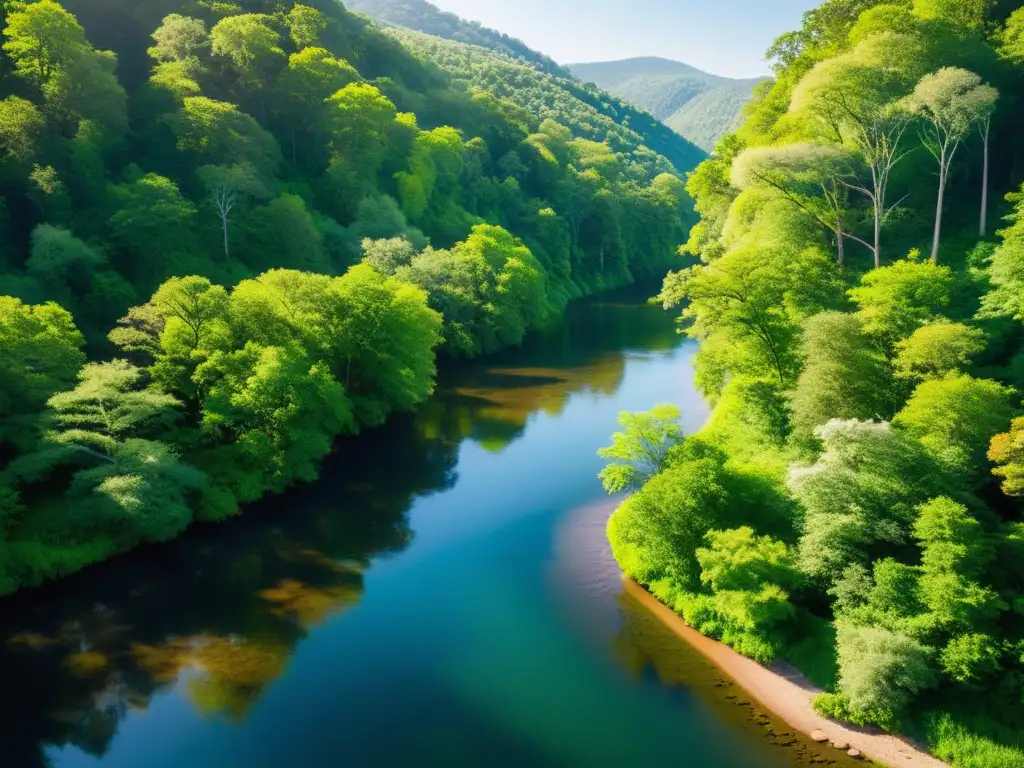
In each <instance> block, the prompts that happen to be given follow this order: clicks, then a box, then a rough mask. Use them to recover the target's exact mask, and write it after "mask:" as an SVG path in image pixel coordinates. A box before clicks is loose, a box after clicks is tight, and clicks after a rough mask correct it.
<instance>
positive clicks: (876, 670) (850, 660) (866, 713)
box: [838, 622, 936, 729]
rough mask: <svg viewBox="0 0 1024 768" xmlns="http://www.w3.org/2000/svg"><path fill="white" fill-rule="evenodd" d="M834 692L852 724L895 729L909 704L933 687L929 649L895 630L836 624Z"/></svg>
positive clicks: (933, 676)
mask: <svg viewBox="0 0 1024 768" xmlns="http://www.w3.org/2000/svg"><path fill="white" fill-rule="evenodd" d="M838 628H839V633H838V653H839V690H840V691H841V692H842V695H843V698H844V703H845V705H846V707H847V708H848V711H849V717H848V718H846V719H849V720H851V721H852V722H855V723H861V724H864V723H871V722H874V723H878V724H880V725H883V726H885V727H888V728H890V729H891V728H894V727H896V726H897V725H898V723H899V717H900V716H901V715H902V714H903V713H904V711H905V710H906V708H907V706H908V704H910V702H911V701H912V700H913V698H914V697H915V696H916V695H917V694H919V693H920V692H921V691H923V690H926V689H928V688H930V687H932V686H933V685H935V682H936V678H935V673H934V671H933V669H932V667H931V662H930V659H929V654H928V649H927V648H925V647H924V646H923V645H921V644H920V643H918V642H917V641H915V640H913V639H911V638H909V637H907V636H906V635H903V634H900V633H898V632H889V631H886V630H884V629H877V628H872V627H856V626H848V625H846V624H845V623H842V622H841V623H840V624H839V625H838Z"/></svg>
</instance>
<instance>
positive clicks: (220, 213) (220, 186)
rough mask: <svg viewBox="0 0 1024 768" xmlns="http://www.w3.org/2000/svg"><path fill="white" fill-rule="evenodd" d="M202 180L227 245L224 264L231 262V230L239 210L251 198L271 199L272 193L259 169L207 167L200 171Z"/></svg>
mask: <svg viewBox="0 0 1024 768" xmlns="http://www.w3.org/2000/svg"><path fill="white" fill-rule="evenodd" d="M199 178H200V180H201V181H202V183H203V186H204V187H206V190H207V193H208V194H209V200H210V202H211V203H212V204H213V206H214V208H215V210H216V211H217V217H218V218H219V219H220V226H221V235H222V237H223V242H224V260H225V261H227V260H228V259H229V258H231V247H230V244H229V240H230V239H229V237H228V234H229V226H230V222H231V217H232V215H233V214H234V213H235V210H236V208H238V207H239V206H241V205H242V204H243V203H245V202H246V200H247V199H249V198H255V199H260V198H264V197H268V196H269V193H268V191H267V188H266V187H265V186H264V184H263V181H262V179H261V178H260V175H259V172H258V171H257V169H256V168H255V167H254V166H252V165H250V164H248V163H241V164H239V165H227V166H226V165H204V166H203V167H202V168H200V169H199Z"/></svg>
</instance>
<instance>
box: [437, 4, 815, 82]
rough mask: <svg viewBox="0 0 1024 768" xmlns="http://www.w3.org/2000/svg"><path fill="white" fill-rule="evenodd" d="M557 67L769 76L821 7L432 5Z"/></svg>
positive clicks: (740, 5)
mask: <svg viewBox="0 0 1024 768" xmlns="http://www.w3.org/2000/svg"><path fill="white" fill-rule="evenodd" d="M431 2H432V3H433V4H434V5H436V6H438V7H439V8H441V9H443V10H445V11H450V12H452V13H455V14H457V15H459V16H461V17H462V18H464V19H468V20H470V21H479V22H480V23H482V24H483V25H484V26H485V27H491V28H492V29H497V30H498V31H500V32H504V33H506V34H508V35H512V36H513V37H518V38H519V39H520V40H522V41H523V42H525V43H526V44H527V45H529V46H530V47H531V48H534V49H536V50H538V51H540V52H542V53H545V54H547V55H548V56H550V57H552V58H553V59H555V60H556V61H558V62H559V63H561V64H574V63H579V62H584V61H611V60H614V59H627V58H632V57H634V56H661V57H664V58H667V59H675V60H676V61H682V62H685V63H687V64H690V65H692V66H695V67H698V68H699V69H703V70H704V71H706V72H712V73H714V74H716V75H724V76H726V77H757V76H760V75H766V74H770V70H769V68H768V65H767V63H765V61H764V52H765V51H766V50H767V49H768V46H770V45H771V44H772V41H773V40H775V38H776V37H778V36H779V35H780V34H782V33H783V32H788V31H789V30H791V29H797V28H798V27H799V26H800V19H801V17H802V16H803V14H804V11H807V10H810V9H811V8H814V7H817V6H818V5H820V2H821V0H431Z"/></svg>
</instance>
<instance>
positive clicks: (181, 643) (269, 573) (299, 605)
mask: <svg viewBox="0 0 1024 768" xmlns="http://www.w3.org/2000/svg"><path fill="white" fill-rule="evenodd" d="M651 288H652V292H653V289H654V288H653V287H651ZM678 343H679V337H678V336H677V335H676V334H675V333H674V332H673V329H672V327H671V326H670V325H667V324H666V323H665V321H664V317H663V316H661V315H660V313H656V312H655V313H646V312H639V313H638V312H637V311H636V303H635V302H633V303H623V304H616V303H614V302H610V301H600V300H599V301H594V302H589V303H586V304H583V305H579V306H577V307H575V308H573V309H572V310H571V311H570V313H569V316H568V318H567V322H565V323H563V324H561V325H560V326H559V327H557V328H553V329H551V330H549V331H547V332H546V333H544V334H543V335H541V336H539V337H535V338H533V339H531V340H530V342H529V343H528V345H527V347H526V348H524V349H522V350H512V351H510V352H508V353H505V354H503V355H501V356H498V357H495V358H491V359H489V360H484V361H481V363H480V364H474V365H467V366H464V367H461V368H456V369H454V370H449V371H448V372H447V374H446V376H445V377H444V380H442V382H441V383H440V385H439V388H438V392H437V394H436V395H435V396H434V397H433V398H432V399H431V400H430V401H429V402H428V403H427V404H425V405H424V407H423V408H422V409H421V410H420V411H419V412H418V413H417V414H416V415H415V416H411V415H410V416H404V417H397V418H394V419H392V420H391V421H390V422H389V423H388V424H387V425H386V426H384V427H382V428H380V429H377V430H374V431H372V432H370V433H367V434H365V435H363V436H360V437H358V438H354V439H348V440H345V441H342V442H341V443H339V445H338V450H337V451H336V453H335V454H333V455H332V456H331V457H330V458H329V459H328V460H327V462H326V463H325V466H324V468H323V471H322V473H321V479H320V480H319V481H318V482H317V483H315V484H312V485H308V486H303V487H298V488H296V489H293V490H292V491H290V492H288V493H287V494H286V495H284V496H281V497H277V498H271V499H267V500H265V501H264V502H261V503H260V504H258V505H256V506H255V507H254V508H252V509H250V510H249V511H247V513H246V515H245V516H244V518H240V519H238V520H235V521H231V522H228V523H223V524H220V525H216V526H197V527H195V528H194V529H192V530H191V531H189V532H188V533H187V534H186V535H184V536H183V537H181V538H179V539H178V540H176V541H173V542H170V543H168V544H164V545H160V546H153V547H149V548H146V549H140V550H137V551H135V552H133V553H130V554H128V555H126V556H123V557H120V558H117V559H115V560H113V561H111V562H108V563H105V564H101V565H99V566H96V567H93V568H91V569H88V570H87V571H85V572H83V573H81V574H79V575H77V576H75V577H73V578H70V579H68V580H66V581H64V582H60V583H57V584H54V585H51V586H49V587H47V588H44V589H40V590H36V591H33V592H28V593H24V594H19V595H17V596H15V597H13V598H8V599H6V600H4V601H3V614H2V617H0V670H2V672H0V676H2V679H0V681H2V684H3V691H4V694H5V695H4V696H3V697H2V700H0V718H2V722H3V723H4V726H5V738H4V739H3V740H0V765H5V766H6V765H11V766H18V767H19V768H21V767H22V766H24V767H25V768H32V767H33V766H43V765H45V764H46V756H45V753H46V750H47V749H48V748H54V747H62V746H66V745H74V746H77V747H79V748H80V749H82V750H83V751H85V752H87V753H89V754H92V755H102V754H104V752H105V751H106V750H107V749H108V747H109V745H110V743H111V740H112V739H113V737H114V735H115V733H116V732H117V728H118V725H119V723H120V722H121V721H122V720H123V718H124V717H125V716H126V714H127V713H128V712H130V711H132V710H145V709H147V708H148V706H149V704H150V701H151V699H152V698H153V696H154V694H156V693H158V692H160V691H163V690H167V689H169V688H171V687H172V686H175V685H178V684H179V683H180V684H181V685H182V690H183V692H184V693H185V695H186V696H187V698H188V700H189V701H191V703H192V704H193V705H194V706H195V708H196V709H197V710H198V711H199V712H201V713H203V714H204V715H205V716H208V717H223V718H228V719H236V720H237V719H242V718H244V717H245V716H246V714H247V713H248V712H249V711H250V710H251V708H252V707H253V705H254V704H255V703H256V702H257V701H258V700H259V699H260V696H261V695H262V694H263V692H264V691H265V690H266V689H267V687H268V685H269V684H270V683H271V682H272V681H274V680H275V679H277V678H278V677H279V676H280V675H281V674H282V673H283V672H284V670H285V669H286V667H287V664H288V662H289V659H290V657H291V656H292V654H293V653H294V651H295V648H296V646H297V644H298V643H299V642H300V641H301V640H302V639H303V638H304V637H305V636H306V635H307V633H308V632H309V630H310V629H312V628H314V627H316V626H318V625H320V624H323V623H324V622H326V621H328V620H330V619H331V617H332V616H335V615H337V614H340V613H343V612H344V611H345V610H346V609H348V608H350V607H351V606H353V605H355V604H356V603H358V602H359V600H360V598H361V595H362V592H363V573H364V572H365V570H366V569H367V568H368V567H369V566H370V563H371V561H372V560H373V559H374V558H376V557H381V556H385V555H387V554H390V553H396V552H400V551H402V550H403V549H405V548H406V547H407V546H408V545H409V544H410V542H411V541H412V531H411V530H410V529H409V526H408V519H407V513H408V510H409V508H410V507H411V506H412V504H413V502H414V501H415V500H416V499H417V498H420V497H423V496H425V495H428V494H432V493H437V492H440V491H443V490H445V489H448V488H451V487H452V486H453V485H454V484H455V482H456V481H457V474H456V463H457V459H458V450H459V445H460V444H461V443H462V441H464V440H472V441H474V442H477V443H479V444H480V445H481V446H483V447H484V448H486V449H488V450H491V451H501V450H503V449H504V448H505V447H507V446H508V445H509V444H510V443H512V442H513V441H515V440H516V439H518V438H519V437H520V436H521V435H522V434H523V433H524V431H525V428H526V426H527V424H528V422H529V419H530V417H531V416H532V415H533V414H535V413H538V412H544V413H547V414H552V415H554V414H559V413H561V412H562V410H563V409H564V408H565V406H566V404H567V402H568V400H569V399H570V397H571V396H572V395H573V394H574V393H578V392H583V391H589V392H596V393H599V394H608V395H611V394H614V392H615V391H616V390H617V389H618V388H619V386H620V385H621V383H622V379H623V373H624V370H625V359H624V358H625V355H626V354H628V353H629V352H630V350H638V351H644V350H657V349H666V348H669V347H671V346H673V345H676V344H678Z"/></svg>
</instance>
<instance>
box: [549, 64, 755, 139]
mask: <svg viewBox="0 0 1024 768" xmlns="http://www.w3.org/2000/svg"><path fill="white" fill-rule="evenodd" d="M569 69H570V70H571V71H572V73H573V74H574V75H576V76H577V77H578V78H580V79H581V80H585V81H587V82H592V83H594V84H595V85H597V86H598V87H599V88H603V89H604V90H606V91H608V92H610V93H613V94H615V95H616V96H618V97H619V98H621V99H624V100H625V101H628V102H629V103H630V104H635V105H636V106H638V107H640V108H641V109H644V110H646V111H648V112H650V113H651V114H652V115H654V116H655V117H656V118H658V119H659V120H661V121H662V122H664V123H665V124H666V125H668V126H669V128H671V129H672V130H674V131H675V132H676V133H678V134H679V135H680V136H684V137H685V138H686V139H688V140H689V141H692V142H693V143H694V144H696V145H697V146H698V147H700V148H701V149H703V150H705V151H707V152H710V151H711V150H712V149H714V147H715V144H717V143H718V140H719V139H721V138H722V136H724V135H725V134H726V133H727V132H729V131H732V130H735V129H736V128H738V127H739V124H740V122H741V121H742V116H743V107H744V106H745V105H746V104H747V103H748V102H749V101H750V100H751V99H752V98H753V97H754V91H755V89H756V88H757V87H758V85H759V84H760V83H763V82H765V78H753V79H749V80H734V79H731V78H728V77H719V76H718V75H712V74H709V73H707V72H702V71H701V70H699V69H697V68H696V67H691V66H690V65H689V64H683V63H681V62H678V61H671V60H670V59H661V58H656V57H644V58H635V59H624V60H622V61H603V62H593V63H585V64H570V65H569Z"/></svg>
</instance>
